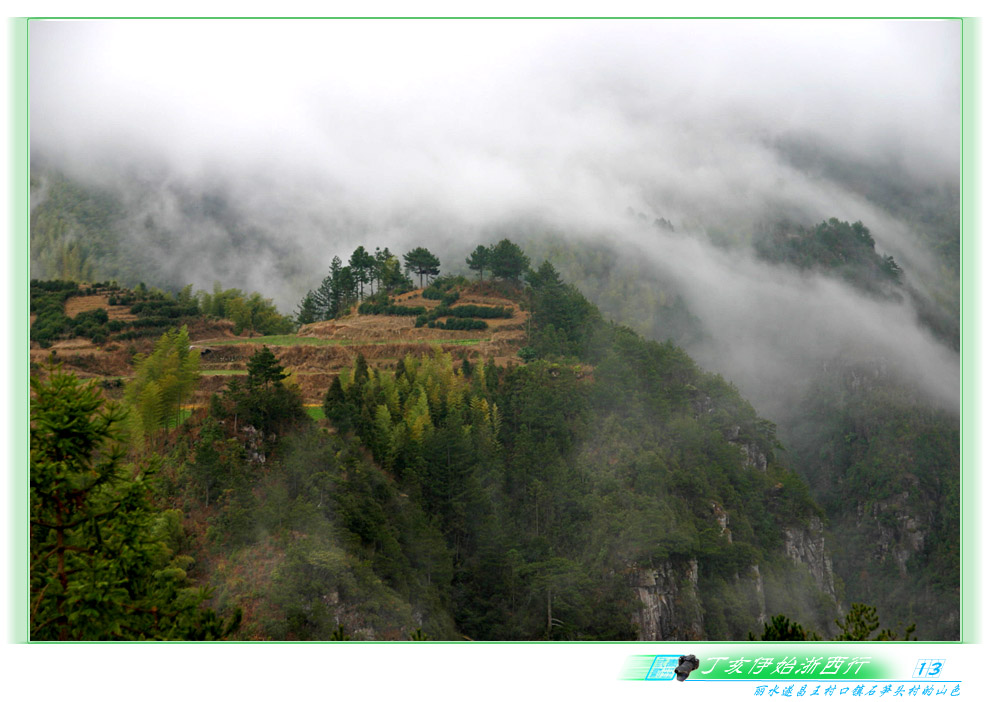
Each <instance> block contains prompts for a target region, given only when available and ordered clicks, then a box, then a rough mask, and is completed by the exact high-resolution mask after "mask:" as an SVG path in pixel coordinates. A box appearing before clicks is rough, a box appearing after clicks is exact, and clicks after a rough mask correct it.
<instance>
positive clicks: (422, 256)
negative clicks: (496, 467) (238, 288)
mask: <svg viewBox="0 0 993 702" xmlns="http://www.w3.org/2000/svg"><path fill="white" fill-rule="evenodd" d="M403 258H404V268H405V270H407V271H408V272H409V271H413V272H416V273H417V274H418V275H420V276H422V278H423V276H424V275H429V276H431V275H438V271H439V267H440V265H441V264H440V262H439V261H438V258H437V257H436V256H434V255H433V254H432V253H431V252H429V251H428V250H427V249H424V248H420V247H419V248H416V249H413V250H412V251H409V252H407V253H406V254H404V257H403ZM366 285H368V286H369V294H373V293H376V292H381V291H385V292H387V293H397V292H403V291H404V290H409V289H410V287H411V283H410V280H409V279H408V278H407V276H406V275H404V273H403V272H402V271H401V268H400V261H399V259H398V258H397V257H396V256H394V255H393V254H392V253H391V252H390V250H389V249H388V248H384V249H380V248H379V247H378V246H377V247H376V251H375V253H371V254H370V253H369V252H368V251H366V249H365V247H364V246H359V247H358V248H357V249H355V251H354V252H352V256H351V258H349V259H348V265H347V266H346V265H343V264H342V261H341V259H340V258H339V257H338V256H335V257H334V258H333V259H331V267H330V269H329V270H328V274H327V275H326V276H325V277H324V280H322V281H321V284H320V286H319V287H318V288H317V289H316V290H309V291H308V292H307V294H306V295H305V296H304V298H303V300H302V301H301V302H300V306H299V308H298V310H297V323H298V324H310V323H311V322H320V321H323V320H326V319H334V318H335V317H337V316H339V315H341V314H344V313H345V312H346V311H347V310H348V308H349V307H351V306H352V305H354V304H355V302H356V301H358V300H361V299H363V298H364V297H365V291H366V289H365V286H366Z"/></svg>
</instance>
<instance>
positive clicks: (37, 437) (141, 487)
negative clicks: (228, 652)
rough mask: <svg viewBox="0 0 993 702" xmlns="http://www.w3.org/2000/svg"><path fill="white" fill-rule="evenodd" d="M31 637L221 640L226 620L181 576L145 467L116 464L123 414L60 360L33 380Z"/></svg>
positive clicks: (181, 564)
mask: <svg viewBox="0 0 993 702" xmlns="http://www.w3.org/2000/svg"><path fill="white" fill-rule="evenodd" d="M31 388H32V403H31V546H30V553H31V609H30V618H31V619H30V621H31V638H32V639H33V640H39V641H43V640H61V641H66V640H107V639H208V638H221V637H222V636H225V635H226V634H227V633H229V632H230V631H231V630H232V628H233V627H234V626H236V625H237V619H238V617H237V616H236V618H235V619H234V620H232V622H230V623H229V624H228V625H225V624H224V623H222V622H221V621H219V620H218V619H217V616H216V615H215V614H214V612H213V611H211V610H206V609H203V608H202V607H201V604H202V603H203V602H204V601H205V600H206V599H207V598H208V597H209V596H210V593H209V592H208V591H207V590H204V589H195V588H190V587H188V586H187V584H186V567H188V566H187V563H188V561H189V559H185V561H184V560H183V559H176V558H173V555H174V554H173V553H172V552H171V550H170V548H169V546H168V545H167V544H166V540H165V539H164V538H163V537H162V533H163V531H164V527H165V526H167V525H165V523H164V522H163V519H164V517H163V516H159V515H156V513H155V512H154V511H153V509H152V507H151V505H150V503H149V502H148V497H147V493H148V491H149V488H150V483H151V480H152V474H151V471H150V470H149V469H147V468H142V469H139V470H138V471H137V472H136V473H135V472H133V471H131V470H129V469H126V468H125V467H124V466H123V465H122V464H121V463H122V459H123V457H124V450H123V448H122V445H121V443H120V432H119V427H120V424H121V421H122V420H123V419H124V417H125V412H124V410H123V409H121V408H120V407H119V406H117V405H115V404H113V403H106V404H105V403H104V402H103V399H102V398H101V396H100V392H99V390H98V388H97V387H96V386H95V385H93V384H83V383H82V382H81V381H80V380H79V379H78V378H77V377H76V376H74V375H72V374H70V373H64V372H62V371H61V369H59V368H50V369H48V378H47V379H46V380H41V379H40V378H37V377H34V378H32V379H31Z"/></svg>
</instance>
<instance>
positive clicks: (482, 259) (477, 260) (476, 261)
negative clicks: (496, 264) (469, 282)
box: [465, 244, 490, 280]
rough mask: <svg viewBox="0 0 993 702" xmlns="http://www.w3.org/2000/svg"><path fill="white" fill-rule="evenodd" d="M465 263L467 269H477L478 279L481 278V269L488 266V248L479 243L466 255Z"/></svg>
mask: <svg viewBox="0 0 993 702" xmlns="http://www.w3.org/2000/svg"><path fill="white" fill-rule="evenodd" d="M465 263H466V265H467V266H469V270H473V271H479V279H480V280H482V279H483V271H485V270H487V269H489V267H490V250H489V249H488V248H486V247H485V246H483V245H482V244H480V245H479V246H477V247H476V249H475V251H473V252H472V253H471V254H469V256H468V257H466V259H465Z"/></svg>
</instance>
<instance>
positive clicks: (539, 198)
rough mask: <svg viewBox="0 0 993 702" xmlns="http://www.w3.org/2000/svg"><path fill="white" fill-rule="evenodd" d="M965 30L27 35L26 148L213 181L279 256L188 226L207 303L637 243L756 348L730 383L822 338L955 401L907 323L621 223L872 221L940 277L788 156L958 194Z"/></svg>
mask: <svg viewBox="0 0 993 702" xmlns="http://www.w3.org/2000/svg"><path fill="white" fill-rule="evenodd" d="M959 34H960V25H959V23H958V22H954V21H865V20H863V21H849V20H817V21H810V20H799V21H783V20H739V21H716V20H668V21H663V20H631V21H627V20H625V21H620V20H611V21H591V20H572V21H562V20H555V21H550V20H488V21H480V20H458V21H455V20H447V21H432V20H406V21H401V20H323V21H291V20H281V21H259V20H244V21H216V20H193V21H183V20H157V21H147V20H136V21H102V22H79V21H76V22H55V21H46V22H32V23H31V34H30V41H31V45H30V49H31V63H30V77H31V79H30V88H31V130H32V131H31V140H32V148H33V149H34V151H35V153H37V154H44V155H45V156H46V157H47V158H49V159H52V160H53V161H55V162H56V163H58V164H59V165H60V166H62V167H63V168H66V169H67V170H69V171H71V172H73V173H74V174H75V175H77V176H80V177H89V178H94V179H98V180H102V181H105V182H117V185H118V186H119V187H123V186H122V185H121V182H122V179H123V180H124V181H125V182H126V179H127V178H132V177H133V176H134V173H135V169H136V168H137V169H138V172H141V169H142V168H145V169H146V170H147V173H149V174H151V175H148V178H150V179H151V181H153V182H154V181H155V179H159V180H160V181H161V183H162V184H163V188H162V189H161V190H162V191H163V193H165V190H166V188H165V187H164V186H165V185H166V184H169V183H176V182H181V183H183V184H184V186H188V187H193V188H196V187H217V185H218V184H219V183H223V184H224V192H225V193H226V194H227V195H228V196H230V197H231V198H232V200H233V201H235V202H237V206H238V208H239V210H240V211H241V212H242V213H243V214H244V216H245V217H246V219H247V220H248V221H251V222H254V223H256V225H257V226H258V227H259V229H260V230H261V231H263V232H269V233H270V234H271V235H272V236H273V237H278V238H279V240H280V244H281V246H282V248H281V249H280V251H281V254H280V256H279V258H281V259H283V260H281V261H271V260H265V257H264V256H261V257H259V258H260V259H261V260H254V261H251V262H230V261H229V262H222V261H218V260H212V261H205V260H202V259H203V257H198V256H196V255H195V251H196V249H197V247H198V246H199V245H200V242H203V241H205V240H207V239H209V238H211V237H219V236H223V235H224V233H223V232H218V231H217V230H216V228H211V227H208V226H206V225H203V226H200V225H198V224H197V223H195V222H188V221H183V222H181V221H178V220H177V221H176V222H175V223H174V231H175V236H176V237H179V238H181V243H182V244H183V246H181V247H180V248H183V249H184V250H188V251H189V252H191V253H190V255H189V256H188V257H187V258H185V259H182V260H181V261H180V263H181V264H182V267H183V270H184V271H185V272H187V274H188V275H189V279H190V280H191V282H194V283H196V284H197V285H198V286H201V287H207V286H209V285H210V284H211V282H212V280H215V279H220V280H221V281H222V283H224V284H225V285H226V286H227V285H238V286H239V287H246V288H249V289H259V290H262V291H263V292H264V293H265V294H266V295H271V296H274V297H275V298H276V299H277V301H278V302H279V303H280V304H281V305H282V306H283V308H284V310H286V311H289V310H290V309H291V308H292V306H293V304H294V302H295V301H296V300H299V298H300V297H301V296H302V294H303V292H305V291H306V288H307V287H308V285H303V287H302V288H301V282H300V278H291V277H288V276H286V275H285V274H284V273H283V272H281V271H284V270H285V264H286V261H287V260H291V261H295V262H296V264H295V265H298V267H299V268H300V269H301V270H302V271H303V272H304V273H305V274H306V275H303V276H301V278H302V279H304V280H312V282H311V283H310V284H309V286H310V287H316V285H317V284H318V282H319V279H320V276H321V275H323V272H324V271H325V270H326V267H327V264H328V261H329V260H330V257H331V256H332V255H334V254H335V253H338V254H341V255H347V254H348V253H349V252H350V250H351V248H354V246H355V245H357V244H360V243H362V244H365V245H366V246H376V245H380V244H382V243H386V244H389V245H391V246H394V245H395V246H398V247H399V246H401V245H403V244H405V243H409V242H414V241H417V242H419V243H427V244H428V245H429V246H430V245H434V244H437V245H439V246H442V245H443V243H442V242H449V243H451V242H455V243H456V244H463V245H465V246H467V247H469V245H470V244H471V245H473V246H474V245H475V244H477V243H490V242H489V241H487V240H485V239H482V240H480V236H482V234H481V233H483V232H486V231H487V228H488V227H492V226H496V225H500V224H505V223H507V222H513V221H520V220H522V219H526V218H531V220H532V221H536V222H542V223H547V224H548V225H549V226H553V227H554V228H555V229H556V230H557V231H559V232H562V231H566V232H569V231H572V232H574V233H575V234H576V235H577V236H593V235H596V236H605V235H607V236H610V237H612V238H615V239H616V240H617V241H618V242H626V243H627V244H628V245H634V246H640V247H642V248H643V249H644V252H645V258H646V260H653V259H655V258H657V259H658V265H659V266H660V267H666V266H668V267H669V268H671V269H673V270H671V271H669V273H670V274H671V275H676V276H677V277H678V274H679V271H683V276H682V277H683V278H684V279H686V280H685V282H686V285H687V287H692V280H689V278H692V279H694V280H697V281H700V282H701V286H699V287H700V290H698V291H697V292H696V294H695V296H694V295H693V294H691V293H688V302H689V303H690V305H691V308H692V310H693V311H694V313H696V314H698V315H700V316H702V317H703V318H704V322H705V324H707V325H708V331H709V332H711V333H712V334H715V335H717V336H718V337H720V336H721V334H722V332H726V334H725V338H723V339H721V341H722V343H724V344H727V345H728V347H729V348H732V349H739V350H740V352H741V354H740V358H739V362H738V363H737V364H728V365H726V366H725V367H722V368H720V370H723V371H727V372H740V373H747V374H750V375H752V376H753V377H754V378H765V377H766V376H770V377H771V376H774V374H775V373H776V372H777V368H782V367H783V365H782V363H780V360H779V356H781V355H783V354H789V353H792V354H793V355H794V357H799V356H803V357H804V358H807V359H808V360H810V359H814V360H821V359H820V357H819V356H818V353H817V349H819V348H823V347H824V345H825V342H824V340H827V339H830V340H832V343H830V344H829V346H830V347H831V349H830V353H837V352H838V349H840V348H849V347H851V346H852V345H853V344H855V343H856V341H857V342H858V344H860V345H861V344H865V343H869V344H870V345H871V339H870V341H866V339H867V335H868V337H871V338H874V339H876V341H878V348H877V351H879V352H880V353H885V354H895V355H896V356H900V355H901V354H902V356H903V361H904V364H903V365H905V366H906V367H907V368H908V373H910V374H912V375H913V374H916V375H919V374H920V373H921V368H922V367H926V368H928V369H930V370H929V371H928V373H927V374H928V376H929V377H928V380H927V382H928V383H929V384H930V385H931V386H933V388H944V390H943V391H942V392H939V393H938V394H943V396H944V399H945V401H946V402H947V403H948V405H949V406H953V405H955V406H957V356H956V355H955V354H952V353H950V352H947V350H943V349H942V348H941V347H940V346H938V345H936V344H935V343H934V342H933V340H929V338H928V337H927V335H926V334H924V333H922V332H920V330H918V329H916V327H915V323H914V319H913V315H911V314H909V313H908V310H907V309H906V308H905V307H903V308H899V309H891V308H890V307H887V306H886V305H884V304H882V303H878V302H866V301H865V300H864V299H862V298H860V297H859V296H857V295H855V294H853V293H851V291H847V290H841V289H839V288H838V286H836V285H833V284H831V283H830V282H825V281H814V282H813V283H811V281H810V279H809V278H808V279H805V280H803V281H801V280H800V279H799V278H796V279H792V278H789V277H788V276H787V278H783V277H782V275H778V277H775V280H772V279H771V278H770V271H769V270H768V267H767V266H762V265H761V264H759V263H757V262H754V261H750V262H746V263H742V262H741V261H740V260H734V261H728V260H727V257H726V256H725V254H724V253H722V252H720V251H717V250H714V249H712V248H709V247H708V245H707V244H706V243H705V242H701V241H697V240H693V242H694V243H692V244H691V243H689V240H685V239H679V238H678V236H677V237H676V238H673V239H671V240H669V241H664V240H663V239H664V237H663V238H659V237H660V236H661V235H659V236H656V237H654V238H653V237H647V236H646V234H645V231H644V229H642V228H638V227H633V226H632V224H631V222H630V218H628V217H627V216H626V215H625V212H627V211H628V208H632V209H634V210H635V211H636V212H643V213H645V214H646V215H648V216H649V217H650V218H654V217H659V216H664V217H666V218H667V219H669V220H671V221H672V222H674V223H675V224H676V227H677V230H678V231H677V235H681V234H683V233H693V232H696V231H703V230H707V229H709V228H713V227H715V226H716V227H722V228H725V229H731V230H734V229H735V228H740V229H741V230H743V231H745V230H749V229H750V228H751V227H753V226H755V224H756V223H757V222H761V221H764V220H766V219H768V218H769V217H770V213H780V212H782V211H786V210H788V211H791V212H794V213H799V214H800V215H801V216H802V217H804V218H806V219H807V220H808V221H809V223H810V224H814V223H816V222H818V221H821V220H822V219H825V218H827V217H831V216H836V217H839V218H841V219H845V220H849V221H855V220H856V219H861V220H862V221H864V222H865V223H866V224H867V225H868V226H869V228H870V229H871V230H872V232H873V235H874V236H875V237H876V240H877V242H878V244H879V247H880V249H881V250H882V251H883V252H884V253H891V254H894V255H895V256H896V257H897V260H898V262H900V264H901V265H902V266H904V268H905V270H906V271H907V274H908V278H909V279H910V280H911V281H921V280H924V281H926V280H927V276H928V275H929V272H931V271H932V269H933V261H931V260H930V259H929V255H928V254H927V252H926V251H923V250H922V249H921V247H920V246H919V245H918V242H916V241H915V240H914V239H913V237H911V236H910V234H909V233H908V232H909V229H908V225H907V223H906V222H901V221H899V220H895V219H894V218H893V217H891V216H890V215H888V214H887V213H885V212H882V211H880V210H879V209H878V208H877V207H875V206H874V205H872V204H871V203H870V202H868V201H867V200H866V198H864V197H862V196H861V194H860V193H858V192H853V191H851V190H846V189H845V188H839V186H838V185H837V183H832V182H827V181H825V180H824V179H823V178H822V177H820V176H819V175H817V174H813V173H809V172H805V171H804V170H803V169H798V168H797V167H796V166H795V165H791V164H790V163H789V162H788V161H787V160H786V159H784V158H783V155H782V152H781V150H780V149H779V148H777V144H781V143H782V141H783V140H798V139H799V140H801V141H804V142H809V143H816V144H817V145H818V148H819V149H821V150H822V151H823V152H825V153H830V154H832V155H833V156H836V157H838V158H840V159H849V160H852V161H854V162H862V163H867V164H874V165H876V166H879V165H884V166H887V167H892V168H893V169H894V170H895V171H899V172H900V173H901V174H902V177H905V178H908V179H913V180H915V181H918V182H920V183H924V184H934V185H939V186H940V185H945V184H948V183H953V184H954V183H957V178H958V172H959V124H960V120H959V100H960V85H959V75H960V65H959V61H960V58H959V57H960V45H959ZM122 174H125V175H123V176H122ZM142 206H143V207H147V208H148V209H149V211H154V212H155V214H156V216H157V217H158V218H159V220H160V221H161V220H163V219H165V220H167V219H168V213H170V212H173V213H174V212H175V209H176V208H175V206H174V204H170V203H169V202H168V201H167V199H166V195H165V194H163V196H162V201H161V202H155V203H149V202H147V201H145V202H144V204H143V205H142ZM136 221H137V220H136ZM605 232H606V233H608V234H605ZM183 237H185V238H183ZM425 237H430V238H429V239H427V240H426V241H425ZM470 248H471V247H470ZM395 250H396V249H395ZM676 253H678V254H679V256H680V258H679V259H678V260H676V258H674V257H675V255H676ZM462 255H463V256H464V253H463V254H462ZM277 264H281V265H283V266H284V268H280V267H279V266H278V265H277ZM686 271H690V272H691V273H689V274H687V273H686ZM308 276H309V277H308ZM704 282H705V283H706V285H705V286H704V285H702V283H704ZM704 288H706V289H704ZM750 299H754V304H753V305H751V306H749V305H744V307H743V303H742V301H743V300H750ZM746 308H747V309H746ZM785 311H788V316H789V318H790V320H791V324H793V325H801V324H802V320H805V319H806V320H817V322H816V325H815V324H813V323H811V324H810V326H809V329H807V330H806V331H804V330H802V329H801V330H797V329H794V331H793V334H792V335H793V336H794V337H795V338H796V340H797V343H796V346H795V347H792V346H791V347H790V348H789V349H784V347H783V344H784V343H786V342H785V341H783V340H781V339H776V340H775V342H773V341H772V340H771V339H770V334H772V331H773V330H774V329H775V328H776V324H780V325H781V324H782V323H783V318H784V315H785ZM884 322H885V323H884ZM873 335H875V336H873ZM772 337H773V338H775V335H774V334H772ZM828 353H829V352H828V351H827V350H825V351H824V352H823V354H822V355H826V354H828ZM869 355H872V352H869ZM773 357H775V358H776V361H775V362H772V361H770V359H771V358H773ZM762 359H765V365H764V366H763V367H761V368H759V367H757V366H756V364H758V365H762V364H761V360H762ZM713 362H714V363H719V361H718V360H716V359H715V360H714V361H713ZM800 370H802V369H798V372H799V371H800ZM735 380H736V382H740V383H744V381H742V380H740V379H737V378H735ZM756 382H758V381H756ZM762 382H765V383H767V382H768V380H762ZM744 384H746V385H747V383H744Z"/></svg>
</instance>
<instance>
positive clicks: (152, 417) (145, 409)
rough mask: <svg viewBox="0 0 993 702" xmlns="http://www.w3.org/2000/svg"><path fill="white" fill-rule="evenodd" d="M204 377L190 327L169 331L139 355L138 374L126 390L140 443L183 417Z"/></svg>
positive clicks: (137, 361) (132, 429)
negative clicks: (189, 330)
mask: <svg viewBox="0 0 993 702" xmlns="http://www.w3.org/2000/svg"><path fill="white" fill-rule="evenodd" d="M199 376H200V353H199V352H198V351H196V350H195V349H191V348H190V336H189V333H188V332H187V329H186V327H185V326H184V327H182V328H181V329H172V330H170V331H167V332H166V333H165V334H163V335H162V336H161V338H159V340H158V342H157V343H156V344H155V349H154V350H153V351H152V353H150V354H148V355H147V356H144V355H140V354H139V355H138V356H136V357H135V377H134V379H133V380H132V381H131V382H130V383H128V385H127V387H126V388H125V390H124V400H125V403H126V405H127V407H128V408H129V409H130V411H131V413H130V425H131V432H132V436H133V438H134V440H135V441H136V443H139V444H142V443H143V442H144V440H145V438H146V437H150V436H154V435H155V434H156V433H157V432H158V430H159V429H162V428H163V427H166V426H168V425H169V424H170V423H173V422H176V421H178V419H179V416H180V411H181V410H182V405H183V402H184V401H185V400H186V399H187V398H189V396H190V395H191V394H192V392H193V389H194V388H195V387H196V383H197V378H199Z"/></svg>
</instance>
